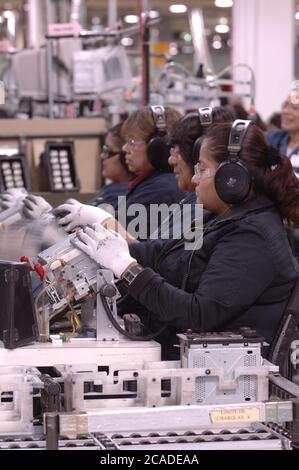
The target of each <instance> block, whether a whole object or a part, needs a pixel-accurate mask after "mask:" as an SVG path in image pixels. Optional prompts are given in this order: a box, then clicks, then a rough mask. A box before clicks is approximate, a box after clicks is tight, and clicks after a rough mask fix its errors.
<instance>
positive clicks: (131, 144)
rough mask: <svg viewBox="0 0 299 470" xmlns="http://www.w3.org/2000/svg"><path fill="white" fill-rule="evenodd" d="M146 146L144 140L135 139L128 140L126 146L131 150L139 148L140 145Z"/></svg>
mask: <svg viewBox="0 0 299 470" xmlns="http://www.w3.org/2000/svg"><path fill="white" fill-rule="evenodd" d="M142 144H146V142H144V140H135V139H127V141H126V144H125V145H127V146H128V147H130V148H135V147H138V145H142Z"/></svg>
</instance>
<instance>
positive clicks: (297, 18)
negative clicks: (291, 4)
mask: <svg viewBox="0 0 299 470" xmlns="http://www.w3.org/2000/svg"><path fill="white" fill-rule="evenodd" d="M295 18H296V20H299V11H297V13H296V15H295Z"/></svg>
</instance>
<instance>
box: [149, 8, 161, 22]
mask: <svg viewBox="0 0 299 470" xmlns="http://www.w3.org/2000/svg"><path fill="white" fill-rule="evenodd" d="M159 16H160V13H159V12H158V11H157V10H150V12H149V17H150V19H151V20H155V19H156V18H159Z"/></svg>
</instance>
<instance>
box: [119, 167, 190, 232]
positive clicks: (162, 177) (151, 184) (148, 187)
mask: <svg viewBox="0 0 299 470" xmlns="http://www.w3.org/2000/svg"><path fill="white" fill-rule="evenodd" d="M185 195H186V194H185V193H183V192H182V191H180V190H179V188H178V185H177V182H176V179H175V175H174V174H173V173H162V172H161V171H154V172H153V173H151V174H150V175H149V176H147V177H146V178H145V179H143V180H142V181H140V182H139V183H138V184H137V185H136V186H135V187H134V188H133V189H132V190H130V191H128V192H127V194H126V200H125V201H124V203H123V204H122V203H121V204H120V205H118V207H117V212H116V218H117V219H118V220H119V222H120V223H121V224H122V225H123V226H124V227H125V228H126V229H127V230H128V231H129V232H131V233H132V230H130V224H131V223H132V221H133V220H134V219H136V218H137V226H138V219H139V220H142V223H141V225H142V227H141V228H142V230H143V232H144V233H143V234H142V235H143V236H140V237H138V238H139V239H142V240H144V239H147V238H149V236H150V234H151V233H152V232H153V231H154V230H156V229H157V227H158V226H159V225H160V223H161V221H157V222H158V223H156V224H155V223H154V224H153V223H151V220H150V210H151V205H152V204H156V205H161V204H165V205H167V206H171V205H172V204H178V203H179V202H180V201H181V200H182V199H183V198H184V197H185ZM135 204H138V205H142V206H143V208H144V211H145V213H144V217H143V215H142V213H141V214H140V213H139V211H138V209H137V208H136V211H135V208H134V205H135ZM139 207H140V206H139ZM130 208H131V212H130ZM128 210H129V214H128V213H127V211H128ZM140 215H141V217H140ZM135 225H136V224H135V223H133V226H134V227H135ZM132 234H133V235H134V233H132Z"/></svg>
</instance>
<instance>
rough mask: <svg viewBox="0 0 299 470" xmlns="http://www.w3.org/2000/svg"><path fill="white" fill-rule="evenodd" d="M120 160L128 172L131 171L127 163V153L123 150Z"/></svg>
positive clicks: (120, 153)
mask: <svg viewBox="0 0 299 470" xmlns="http://www.w3.org/2000/svg"><path fill="white" fill-rule="evenodd" d="M119 160H120V163H121V164H122V166H123V167H124V168H125V169H126V170H127V171H130V170H129V168H128V165H127V162H126V152H124V151H123V150H121V151H120V152H119Z"/></svg>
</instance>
